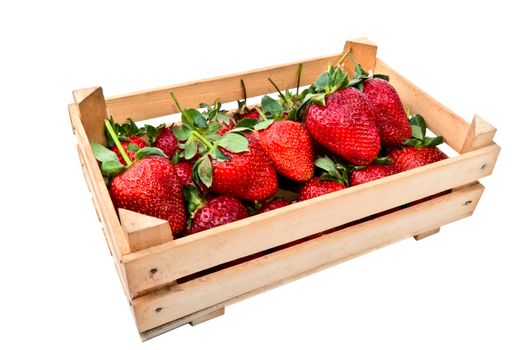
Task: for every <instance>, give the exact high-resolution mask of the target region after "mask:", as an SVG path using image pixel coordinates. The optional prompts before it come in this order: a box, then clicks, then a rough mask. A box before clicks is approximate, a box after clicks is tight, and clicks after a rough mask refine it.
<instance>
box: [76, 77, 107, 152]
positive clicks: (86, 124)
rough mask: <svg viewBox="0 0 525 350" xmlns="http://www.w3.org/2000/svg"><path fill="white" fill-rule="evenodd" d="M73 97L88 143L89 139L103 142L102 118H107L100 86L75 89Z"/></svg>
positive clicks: (104, 137) (104, 138)
mask: <svg viewBox="0 0 525 350" xmlns="http://www.w3.org/2000/svg"><path fill="white" fill-rule="evenodd" d="M73 98H74V100H75V104H76V105H77V106H78V110H79V116H80V121H81V122H82V128H83V129H84V132H85V133H86V136H87V141H88V144H91V141H96V142H98V143H100V144H104V143H105V142H106V135H105V133H104V128H105V127H104V119H106V118H107V110H106V101H105V100H104V94H103V92H102V88H100V87H93V88H88V89H81V90H75V91H73Z"/></svg>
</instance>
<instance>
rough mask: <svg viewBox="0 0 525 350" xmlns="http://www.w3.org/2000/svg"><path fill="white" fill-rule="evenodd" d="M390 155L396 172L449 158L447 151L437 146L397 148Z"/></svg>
mask: <svg viewBox="0 0 525 350" xmlns="http://www.w3.org/2000/svg"><path fill="white" fill-rule="evenodd" d="M389 157H390V159H392V165H393V166H394V170H395V171H396V173H399V172H402V171H407V170H410V169H414V168H418V167H421V166H424V165H427V164H431V163H434V162H438V161H440V160H443V159H447V156H446V155H445V153H443V152H442V151H441V150H440V149H439V148H437V147H431V148H416V147H407V148H405V149H396V150H393V151H392V152H390V155H389Z"/></svg>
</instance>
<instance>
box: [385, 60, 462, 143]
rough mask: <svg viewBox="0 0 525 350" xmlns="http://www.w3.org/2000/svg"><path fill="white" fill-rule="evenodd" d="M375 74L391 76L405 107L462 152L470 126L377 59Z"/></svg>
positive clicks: (391, 80)
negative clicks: (423, 119)
mask: <svg viewBox="0 0 525 350" xmlns="http://www.w3.org/2000/svg"><path fill="white" fill-rule="evenodd" d="M375 73H378V74H386V75H388V76H390V83H391V84H392V85H393V86H394V87H395V88H396V90H397V92H398V93H399V96H400V97H401V100H402V101H403V104H404V105H405V107H408V108H410V111H411V112H412V113H419V114H421V115H422V116H423V117H424V118H425V122H426V123H427V126H428V127H429V128H430V129H431V130H432V131H433V132H434V133H435V134H437V135H441V136H443V137H444V138H445V142H446V143H447V144H448V145H449V146H450V147H452V148H453V149H454V150H455V151H457V152H461V149H462V147H463V143H464V142H465V137H466V136H467V131H468V129H469V124H468V123H467V122H466V121H465V120H463V119H462V118H461V117H459V116H458V115H456V114H455V113H454V112H452V111H451V110H450V109H448V108H447V107H445V106H443V105H442V104H441V103H439V102H438V101H437V100H436V99H434V98H433V97H432V96H430V95H428V94H427V93H425V92H424V91H423V90H421V89H420V88H418V87H417V86H415V85H414V84H412V83H411V82H410V81H409V80H408V79H406V78H405V77H403V76H402V75H401V74H399V73H397V72H396V71H395V70H394V69H392V68H390V67H389V66H387V65H386V64H385V63H384V62H383V61H381V60H380V59H377V61H376V69H375Z"/></svg>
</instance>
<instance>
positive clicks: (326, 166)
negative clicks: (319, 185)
mask: <svg viewBox="0 0 525 350" xmlns="http://www.w3.org/2000/svg"><path fill="white" fill-rule="evenodd" d="M315 166H317V167H318V168H320V169H322V170H324V171H325V172H324V173H323V174H322V175H321V176H320V179H321V180H329V181H337V182H339V183H341V184H343V185H345V186H348V184H349V168H348V167H347V166H345V165H343V164H341V163H335V162H334V161H333V160H332V159H331V158H329V157H327V156H324V157H321V158H317V159H316V160H315Z"/></svg>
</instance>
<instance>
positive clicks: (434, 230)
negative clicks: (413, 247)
mask: <svg viewBox="0 0 525 350" xmlns="http://www.w3.org/2000/svg"><path fill="white" fill-rule="evenodd" d="M439 230H440V228H439V227H438V228H431V229H430V230H427V231H424V232H421V233H418V234H417V235H415V236H414V239H415V240H416V241H420V240H422V239H423V238H427V237H429V236H432V235H435V234H436V233H438V232H439Z"/></svg>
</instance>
